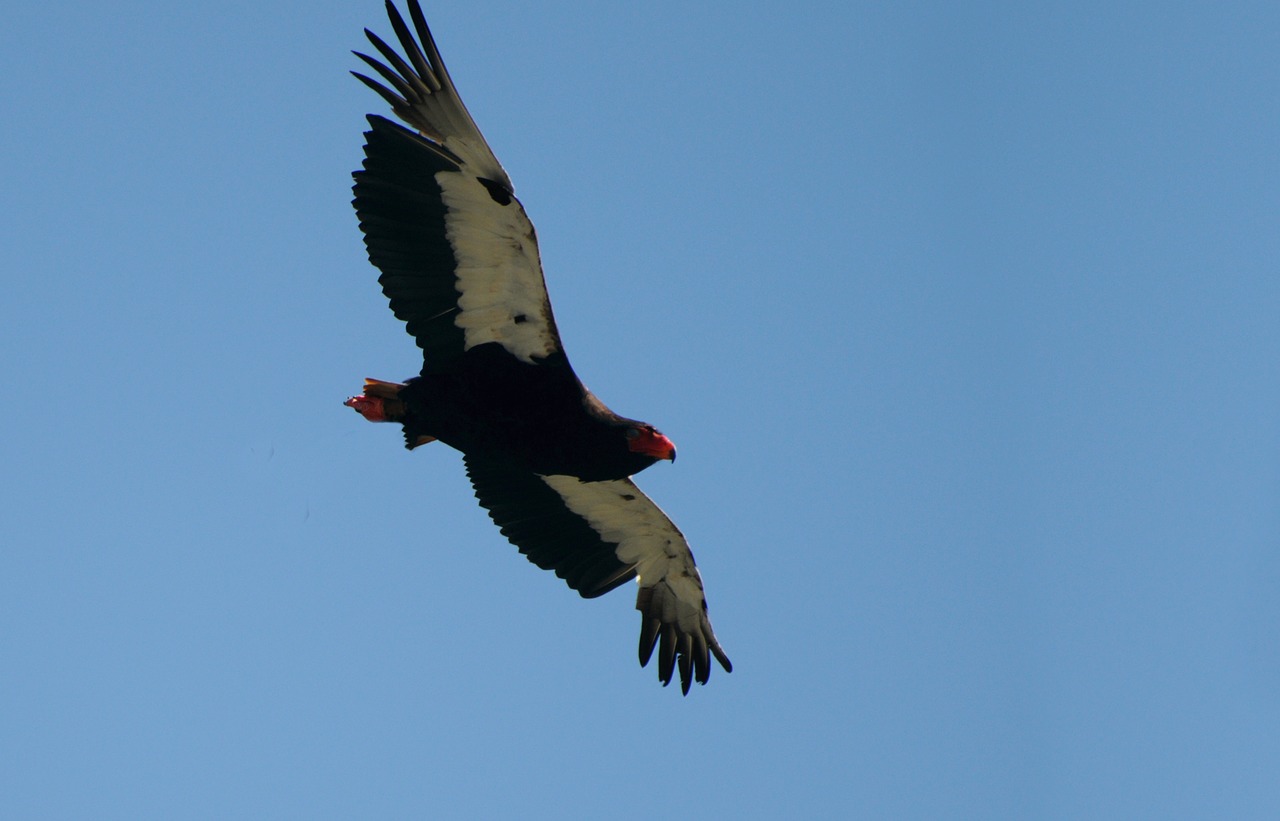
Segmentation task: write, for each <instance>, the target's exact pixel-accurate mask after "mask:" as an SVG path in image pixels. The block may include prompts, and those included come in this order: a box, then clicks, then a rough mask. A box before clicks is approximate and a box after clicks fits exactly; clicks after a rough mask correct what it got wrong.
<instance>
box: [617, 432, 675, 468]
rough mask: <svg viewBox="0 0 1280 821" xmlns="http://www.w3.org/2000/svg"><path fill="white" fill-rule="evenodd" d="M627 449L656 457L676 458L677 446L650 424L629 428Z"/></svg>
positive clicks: (673, 459)
mask: <svg viewBox="0 0 1280 821" xmlns="http://www.w3.org/2000/svg"><path fill="white" fill-rule="evenodd" d="M627 449H628V450H630V451H631V452H632V453H643V454H645V455H646V456H652V457H653V458H654V459H670V460H671V461H673V462H674V461H675V460H676V446H675V445H674V444H673V443H672V441H671V440H670V439H668V438H667V437H665V436H663V435H662V434H661V433H658V431H656V430H654V429H653V428H652V427H650V426H648V425H639V426H636V427H632V428H627Z"/></svg>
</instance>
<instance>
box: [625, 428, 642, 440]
mask: <svg viewBox="0 0 1280 821" xmlns="http://www.w3.org/2000/svg"><path fill="white" fill-rule="evenodd" d="M639 435H640V429H639V428H627V438H628V439H635V438H636V437H638V436H639Z"/></svg>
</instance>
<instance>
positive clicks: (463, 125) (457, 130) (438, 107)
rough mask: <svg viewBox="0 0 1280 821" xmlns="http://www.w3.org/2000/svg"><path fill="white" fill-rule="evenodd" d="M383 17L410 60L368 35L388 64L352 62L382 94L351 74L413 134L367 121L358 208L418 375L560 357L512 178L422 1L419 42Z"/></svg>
mask: <svg viewBox="0 0 1280 821" xmlns="http://www.w3.org/2000/svg"><path fill="white" fill-rule="evenodd" d="M387 13H388V15H389V16H390V18H391V25H392V28H394V29H395V33H396V37H397V39H399V41H400V45H401V47H402V48H403V50H404V53H405V57H401V56H400V55H399V54H397V53H396V52H395V50H394V49H392V48H391V47H390V46H388V45H387V44H386V43H385V42H383V41H382V40H381V39H380V38H379V37H378V36H377V35H375V34H373V33H372V32H370V31H369V30H368V29H366V30H365V34H366V35H367V36H368V37H369V41H370V42H371V43H373V46H374V48H376V49H377V50H378V53H379V54H380V55H381V56H382V57H383V59H384V60H385V61H386V62H385V63H384V62H380V61H379V60H376V59H374V58H372V57H369V56H367V55H364V54H359V53H357V56H358V57H360V59H362V60H364V61H365V62H366V63H368V64H369V66H370V67H372V68H373V70H374V71H376V72H377V73H378V75H380V77H381V78H382V79H383V80H384V81H385V83H386V84H385V85H384V84H383V83H380V82H378V81H377V80H373V79H370V78H369V77H366V76H365V75H363V74H359V73H356V72H352V73H353V74H355V76H356V77H358V78H359V79H360V80H361V81H362V82H364V83H365V84H366V85H368V86H369V87H370V88H372V89H373V90H374V91H376V92H378V94H380V95H381V96H382V97H383V99H385V100H386V101H387V102H388V103H390V105H391V109H392V111H394V112H395V114H396V116H397V117H399V118H400V119H401V120H403V121H404V122H405V123H407V124H409V125H410V126H412V127H413V128H415V129H417V133H416V134H415V133H414V132H413V131H410V130H409V129H406V128H404V127H402V126H400V125H397V124H395V123H393V122H391V121H390V120H387V119H385V118H383V117H378V116H370V117H369V124H370V126H371V129H370V130H369V131H367V132H365V139H366V144H365V161H364V169H363V170H362V171H357V172H356V173H355V174H354V175H353V176H354V177H355V188H354V189H353V190H354V191H355V201H354V205H355V208H356V214H357V215H358V216H359V218H360V228H361V230H362V231H363V232H364V239H365V246H366V247H367V248H368V251H369V261H370V262H372V263H373V264H374V265H375V266H377V267H378V269H379V270H381V271H382V276H381V277H380V278H379V280H378V281H379V282H380V283H381V284H382V290H383V293H385V294H386V295H387V298H388V299H390V301H391V310H392V311H393V312H394V313H395V315H396V316H397V317H399V318H400V319H402V320H404V321H405V322H406V323H407V324H408V330H409V333H410V334H411V335H413V337H414V338H415V339H416V340H417V342H418V346H419V347H421V348H422V350H423V358H424V362H425V364H424V366H423V373H427V372H430V371H437V372H438V371H443V370H448V368H449V366H450V364H451V363H452V362H453V361H454V360H456V359H457V357H459V356H461V355H462V353H463V352H465V351H467V350H469V349H471V348H473V347H475V346H477V345H481V344H484V343H486V342H497V343H499V344H501V345H502V346H503V347H504V348H505V349H506V350H507V351H509V352H510V353H511V354H512V355H513V356H515V357H516V358H518V359H520V360H522V361H524V362H534V361H536V360H539V359H542V358H544V357H547V356H549V355H551V354H552V353H555V352H558V351H561V346H560V336H559V334H558V333H557V331H556V325H555V319H554V318H553V317H552V314H551V302H550V300H549V299H548V297H547V288H546V283H545V282H544V280H543V276H542V263H541V261H540V259H539V256H538V242H537V238H536V236H535V234H534V230H533V225H532V224H531V223H530V222H529V217H528V216H527V215H526V214H525V211H524V207H523V206H522V205H521V204H520V201H519V200H517V199H516V198H515V195H514V189H513V188H512V185H511V180H510V179H509V178H508V177H507V172H506V171H504V170H503V169H502V165H501V164H500V163H499V162H498V159H497V157H495V156H494V155H493V152H492V151H491V150H490V149H489V145H488V144H487V143H486V142H485V140H484V137H483V136H481V134H480V130H479V129H478V128H476V124H475V122H474V121H473V120H472V119H471V115H470V114H469V113H468V112H467V109H466V106H464V105H463V104H462V100H461V98H459V97H458V92H457V89H455V88H454V85H453V81H452V80H451V79H450V78H449V72H448V71H446V70H445V67H444V63H443V62H442V61H441V59H440V52H439V51H438V50H437V49H436V44H435V41H434V40H433V39H432V37H431V31H430V30H429V29H428V28H427V24H426V21H425V20H424V18H423V16H422V9H421V8H419V6H418V2H417V0H409V14H410V17H411V18H412V19H413V25H414V28H415V29H416V31H417V35H418V40H416V41H415V39H414V37H413V34H412V33H410V31H409V27H408V26H407V25H406V24H405V21H404V19H403V18H402V17H401V16H400V13H399V12H398V11H397V10H396V8H395V6H393V5H392V4H391V3H390V2H388V3H387ZM419 42H421V45H419ZM406 58H407V59H406Z"/></svg>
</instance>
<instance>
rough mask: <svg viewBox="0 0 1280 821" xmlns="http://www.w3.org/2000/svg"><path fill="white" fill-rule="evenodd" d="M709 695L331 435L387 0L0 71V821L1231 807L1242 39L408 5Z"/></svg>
mask: <svg viewBox="0 0 1280 821" xmlns="http://www.w3.org/2000/svg"><path fill="white" fill-rule="evenodd" d="M427 15H428V19H429V20H430V22H431V23H432V25H433V27H434V29H435V33H436V36H437V39H438V41H439V44H440V47H441V49H442V51H443V53H444V56H445V59H446V61H447V62H448V65H449V67H450V69H451V71H452V73H453V76H454V78H455V80H456V81H457V83H458V85H459V88H460V90H461V92H462V94H463V97H464V99H465V100H466V101H467V103H468V105H469V107H470V109H471V111H472V113H473V114H474V115H475V117H476V119H477V121H478V122H479V124H480V127H481V129H482V130H483V131H484V132H485V134H486V136H487V137H488V139H489V142H490V143H491V144H492V146H493V148H494V150H495V151H496V152H497V154H498V156H499V157H500V158H501V159H502V161H503V163H504V165H505V166H506V168H507V170H508V171H509V172H510V174H511V177H512V179H513V180H514V181H515V185H516V189H517V193H518V194H519V195H520V197H521V198H522V200H523V201H524V203H525V204H526V206H527V207H528V210H529V212H530V214H531V216H532V218H533V220H534V222H535V224H536V225H537V227H538V231H539V237H540V240H541V247H542V254H543V261H544V263H545V265H546V268H547V278H548V281H549V284H550V289H551V296H552V302H553V305H554V306H555V310H556V316H557V319H558V322H559V326H560V330H561V332H562V336H563V338H564V340H565V344H566V346H567V349H568V351H569V354H570V356H571V357H572V359H573V361H574V363H575V366H576V367H577V370H578V372H579V373H580V375H581V376H582V377H583V379H584V380H585V381H586V382H587V384H588V385H590V386H591V387H592V388H593V389H594V390H595V391H596V392H597V393H598V394H599V395H600V396H601V397H602V398H603V399H604V400H605V401H606V402H608V403H609V404H610V405H611V406H612V407H613V408H614V409H616V410H618V411H619V412H621V413H624V414H626V415H629V416H635V417H639V418H643V419H646V420H649V421H651V422H653V423H655V424H656V425H658V426H659V427H660V428H661V429H662V430H663V431H664V432H666V433H667V434H668V435H670V436H671V437H672V438H673V439H674V440H675V441H676V443H677V444H678V445H679V447H680V460H679V462H678V463H676V464H675V465H670V464H661V465H658V466H655V467H654V468H652V469H650V470H649V471H647V472H645V473H644V474H643V475H641V476H640V477H639V482H640V484H641V486H642V487H643V488H644V489H645V490H646V491H647V492H649V493H650V495H652V496H653V497H654V498H655V499H656V500H657V501H658V503H659V504H661V505H662V506H663V507H664V508H665V509H666V510H667V512H668V513H670V514H671V516H672V517H673V518H674V519H675V520H676V521H677V522H678V523H679V525H680V526H681V528H682V529H683V530H684V532H685V533H686V534H687V535H688V536H689V538H690V541H691V542H692V544H693V547H694V550H695V552H696V553H697V556H698V560H699V563H700V565H701V567H702V569H703V576H704V579H705V581H706V584H707V590H708V597H709V602H710V607H711V615H712V619H713V621H714V623H715V627H716V630H717V633H718V635H719V637H720V639H721V641H722V642H723V644H724V646H725V649H726V650H727V651H728V653H729V654H730V656H731V657H732V658H733V661H734V664H735V670H734V672H733V673H732V674H731V675H726V674H724V673H723V672H721V671H719V670H717V671H716V672H714V673H713V675H712V679H711V682H710V684H709V685H708V686H706V687H696V686H695V689H694V691H693V692H691V693H690V695H689V696H688V697H687V698H684V699H682V698H681V697H680V695H679V692H678V690H677V689H675V688H666V689H663V688H661V687H660V686H659V685H658V683H657V681H656V673H655V671H654V670H653V669H646V670H640V669H639V668H638V666H637V664H636V658H635V642H636V635H637V632H638V628H639V618H638V616H637V615H636V613H635V612H634V610H633V609H632V608H633V595H632V593H631V592H629V591H630V588H624V589H623V590H622V591H619V592H615V593H612V594H610V595H608V596H606V597H604V598H602V599H598V600H593V601H584V600H581V599H579V598H578V597H577V596H576V595H575V594H573V593H572V592H571V591H569V590H568V589H567V588H566V587H565V586H564V584H563V583H562V582H560V581H559V580H558V579H556V578H554V577H553V576H552V575H551V574H549V573H545V572H542V571H538V570H537V569H536V568H534V567H533V566H532V565H530V564H529V563H528V562H526V561H525V560H524V559H523V558H522V557H520V556H519V555H518V554H517V552H516V550H515V549H514V548H513V547H511V546H509V545H508V544H507V543H506V542H505V540H504V539H503V538H502V537H501V535H500V534H499V533H498V532H497V530H496V529H495V528H494V527H492V525H491V524H490V523H489V521H488V518H487V516H486V515H485V514H484V512H483V511H482V510H481V509H480V508H479V507H478V506H477V505H476V504H475V502H474V500H473V499H472V497H471V492H470V489H469V486H468V484H467V481H466V478H465V475H464V473H463V470H462V465H461V461H460V459H459V457H458V455H457V454H456V453H455V452H453V451H450V450H449V449H447V448H445V447H443V446H440V445H432V446H429V447H426V448H422V449H420V450H418V451H415V452H414V453H412V454H410V453H407V452H405V451H404V450H403V449H402V447H401V443H400V437H399V435H398V431H396V430H394V429H392V428H389V427H380V426H373V425H369V424H367V423H365V422H364V421H362V420H361V419H360V418H359V417H358V416H356V414H354V413H352V412H351V411H350V410H349V409H347V408H344V407H342V404H341V403H342V400H343V399H344V398H346V397H347V396H348V395H349V394H351V393H352V392H354V391H356V390H358V388H359V387H360V384H361V380H362V379H363V378H364V377H366V376H376V377H381V378H387V379H401V378H405V377H408V376H410V375H412V374H414V373H415V372H416V371H417V369H418V367H419V366H420V359H419V358H418V352H417V349H416V348H415V347H414V345H413V342H412V340H411V339H410V338H409V337H408V336H407V335H406V334H405V333H404V330H403V328H402V326H401V325H400V324H399V323H398V322H397V321H396V320H395V319H394V318H393V317H392V315H391V314H390V312H389V311H388V310H387V308H386V305H385V302H384V299H383V297H382V296H381V294H380V292H379V290H378V287H377V285H376V275H377V274H376V271H375V270H374V269H373V268H372V267H371V266H370V265H369V264H368V262H367V261H366V259H365V256H364V249H363V246H362V243H361V240H360V235H359V232H358V230H357V227H356V221H355V218H354V215H353V212H352V209H351V207H350V204H349V201H350V198H351V194H350V184H351V180H350V176H349V174H350V172H351V171H352V170H353V169H355V168H356V167H358V165H359V162H360V159H361V145H362V137H361V131H362V128H363V125H364V121H363V117H364V115H365V114H366V113H368V112H382V111H383V105H382V103H381V101H380V100H379V99H378V98H377V97H376V96H375V95H373V94H372V93H371V92H369V91H368V90H367V89H365V88H364V87H362V86H361V85H360V84H359V83H357V82H356V81H355V80H353V79H351V78H350V77H349V76H347V74H346V72H347V70H349V69H353V68H357V67H358V62H357V60H356V59H355V58H354V57H352V56H351V55H350V54H349V53H348V50H349V49H353V48H355V49H361V48H364V47H365V46H364V40H363V37H362V35H361V28H362V27H364V26H369V27H371V28H373V29H375V30H377V31H380V32H383V33H388V32H389V31H390V28H389V26H388V24H387V23H386V20H385V16H384V13H383V10H382V7H381V5H380V3H378V2H376V0H358V1H357V0H343V2H337V1H336V0H321V1H319V2H305V3H304V2H276V1H274V0H259V1H258V2H224V1H222V0H210V1H209V2H201V3H173V2H164V3H161V2H155V0H121V2H112V3H87V2H68V3H58V4H49V3H43V2H40V3H36V2H26V1H25V0H19V2H16V3H10V4H8V5H7V6H6V10H5V25H4V26H3V28H0V48H2V50H3V53H4V54H5V56H6V63H7V68H6V69H5V71H4V72H2V73H0V102H2V103H3V111H4V122H5V124H6V125H5V127H4V128H3V129H0V147H2V148H3V156H4V157H5V159H6V162H5V165H6V172H5V182H4V184H3V186H0V208H2V211H0V213H3V214H4V218H3V220H0V248H3V257H2V262H0V264H2V265H3V278H4V285H5V287H4V296H3V298H2V299H0V340H2V341H3V351H4V355H3V358H2V359H0V367H2V368H3V371H2V374H0V375H2V376H3V384H4V385H5V390H6V391H7V401H6V407H7V423H6V425H5V433H3V434H0V459H2V460H3V465H4V474H5V477H6V478H5V480H4V485H6V489H4V490H3V493H2V494H0V540H2V541H3V547H2V548H0V816H2V817H5V818H15V819H16V818H47V819H61V818H76V819H82V818H94V819H117V818H118V819H143V818H157V819H159V818H163V819H178V818H233V817H238V818H297V819H325V818H334V819H351V818H433V817H434V818H466V817H470V818H504V817H505V818H525V819H541V818H600V817H608V818H613V819H654V818H659V817H685V816H687V817H700V818H745V817H775V818H783V817H786V818H823V817H826V818H919V819H939V818H981V819H1005V818H1008V819H1026V818H1089V819H1098V818H1126V819H1128V818H1208V817H1215V818H1274V817H1276V812H1277V811H1278V809H1277V808H1278V807H1280V506H1278V505H1277V499H1278V497H1280V424H1278V422H1280V415H1278V414H1280V276H1278V274H1280V105H1278V104H1277V100H1280V48H1277V43H1280V6H1276V4H1274V3H1247V2H1244V3H1209V2H1200V3H1197V2H1189V3H1176V4H1175V3H1161V4H1157V3H1124V2H1120V3H1117V2H1107V3H1061V4H1052V5H1051V4H1039V3H1014V2H1007V3H963V4H960V3H857V2H848V3H843V2H840V3H838V2H824V3H813V2H804V1H803V0H801V1H800V2H794V1H793V2H787V3H726V2H705V3H697V4H690V3H677V2H665V1H661V0H659V1H657V2H646V3H636V4H631V3H628V4H622V3H617V4H603V3H565V2H547V3H527V2H489V1H487V0H470V1H469V2H466V3H461V2H440V3H431V4H428V6H427Z"/></svg>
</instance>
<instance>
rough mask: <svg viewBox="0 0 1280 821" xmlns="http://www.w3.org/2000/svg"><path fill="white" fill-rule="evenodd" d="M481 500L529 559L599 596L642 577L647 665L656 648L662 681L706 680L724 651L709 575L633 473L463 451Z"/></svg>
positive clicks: (639, 602) (723, 661)
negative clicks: (524, 462) (525, 466)
mask: <svg viewBox="0 0 1280 821" xmlns="http://www.w3.org/2000/svg"><path fill="white" fill-rule="evenodd" d="M465 460H466V464H467V475H468V476H469V477H470V478H471V484H472V486H473V487H474V488H475V491H476V498H477V499H479V500H480V504H481V505H482V506H483V507H484V508H486V509H487V510H488V511H489V516H490V517H491V518H492V519H493V521H494V523H495V524H497V525H498V527H499V528H501V529H502V533H503V535H504V536H506V537H507V538H508V539H510V540H511V542H512V544H514V545H516V546H517V547H519V548H520V552H521V553H523V554H525V556H527V557H528V558H529V560H530V561H531V562H533V563H534V564H536V565H537V566H538V567H541V568H543V569H544V570H554V571H555V573H556V575H557V576H559V577H560V578H562V579H564V580H565V581H566V582H567V583H568V584H569V587H571V588H573V589H574V590H577V591H578V592H579V593H580V594H581V595H582V596H584V597H586V598H592V597H595V596H599V595H601V594H604V593H607V592H609V591H610V590H612V589H614V588H615V587H617V586H618V585H620V584H622V583H623V582H626V581H629V580H630V579H632V578H636V577H638V578H639V582H640V592H639V594H638V596H637V597H636V609H637V610H639V611H640V618H641V623H640V664H641V666H644V665H647V664H648V663H649V659H650V657H651V656H652V655H653V651H654V648H655V646H656V647H657V649H658V678H659V679H660V680H661V681H662V683H663V684H664V685H666V684H668V683H670V681H671V677H672V674H673V673H674V671H675V670H676V669H677V668H678V669H679V670H680V685H681V690H682V691H683V692H685V693H688V692H689V685H690V683H691V682H692V681H694V680H696V681H697V682H698V683H700V684H706V683H707V679H708V678H710V676H711V656H712V655H714V656H715V657H716V660H717V661H719V662H720V665H721V666H722V667H724V669H725V670H726V671H731V670H732V669H733V665H732V664H730V663H729V657H728V656H727V655H725V652H724V650H723V649H722V648H721V647H720V643H719V642H718V641H716V636H715V632H714V631H713V630H712V629H711V621H710V619H709V618H708V616H707V600H706V596H705V595H704V593H703V588H702V577H701V575H699V573H698V568H697V566H696V565H695V564H694V561H693V553H692V552H691V551H690V550H689V543H688V542H687V541H685V538H684V535H683V534H682V533H681V532H680V530H679V529H678V528H677V527H676V526H675V524H674V523H673V522H672V521H671V520H670V519H669V518H667V515H666V514H665V513H663V512H662V510H661V509H659V507H658V506H657V505H655V504H654V503H653V501H652V500H651V499H650V498H649V497H648V496H646V495H644V493H642V492H641V491H640V489H639V488H638V487H636V485H635V483H634V482H632V481H631V480H630V479H618V480H614V481H608V482H583V481H581V480H579V479H577V478H575V477H573V476H541V475H538V474H535V473H529V472H528V471H525V470H522V469H520V468H518V467H513V466H511V465H508V464H505V463H502V462H496V461H491V460H486V459H481V458H478V457H475V456H472V455H467V456H466V457H465Z"/></svg>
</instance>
